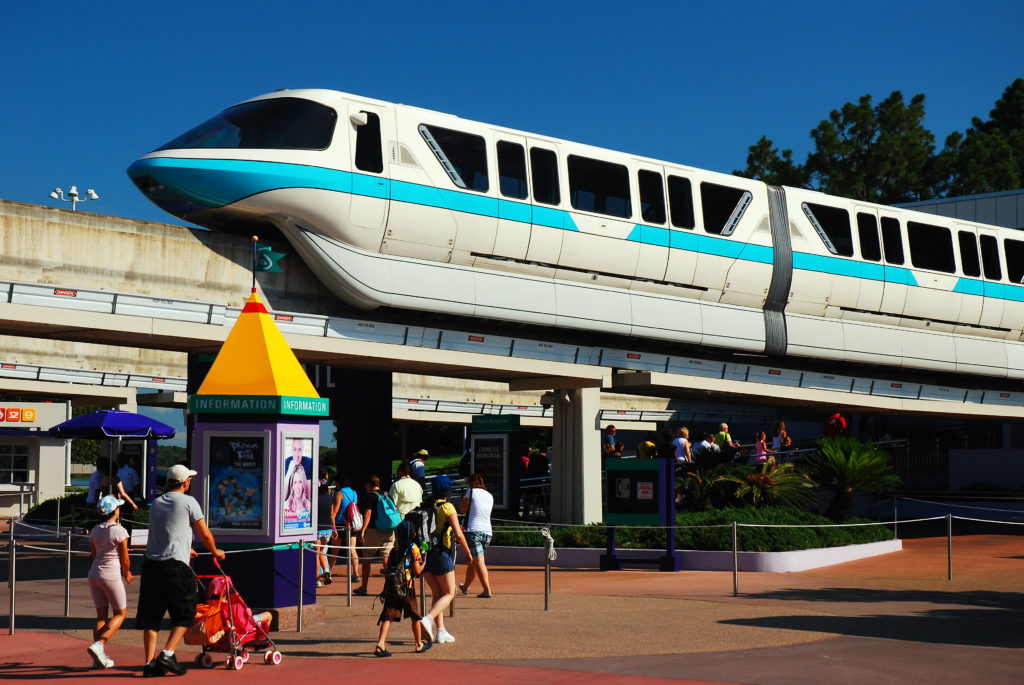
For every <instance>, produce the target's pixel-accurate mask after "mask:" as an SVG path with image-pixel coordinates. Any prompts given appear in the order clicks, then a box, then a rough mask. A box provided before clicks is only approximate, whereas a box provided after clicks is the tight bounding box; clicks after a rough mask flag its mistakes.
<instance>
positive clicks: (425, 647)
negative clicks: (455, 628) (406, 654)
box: [413, 640, 434, 654]
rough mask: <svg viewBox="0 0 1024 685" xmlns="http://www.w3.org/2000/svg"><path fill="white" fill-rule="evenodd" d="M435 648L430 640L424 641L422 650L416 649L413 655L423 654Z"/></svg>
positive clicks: (421, 646)
mask: <svg viewBox="0 0 1024 685" xmlns="http://www.w3.org/2000/svg"><path fill="white" fill-rule="evenodd" d="M433 646H434V643H433V642H431V641H430V640H424V641H423V644H422V645H420V648H419V649H414V650H413V653H414V654H422V653H423V652H425V651H427V650H428V649H430V648H431V647H433Z"/></svg>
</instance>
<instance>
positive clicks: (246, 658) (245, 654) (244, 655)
mask: <svg viewBox="0 0 1024 685" xmlns="http://www.w3.org/2000/svg"><path fill="white" fill-rule="evenodd" d="M242 663H243V664H247V663H249V652H248V651H244V652H242Z"/></svg>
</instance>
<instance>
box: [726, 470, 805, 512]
mask: <svg viewBox="0 0 1024 685" xmlns="http://www.w3.org/2000/svg"><path fill="white" fill-rule="evenodd" d="M716 480H720V481H725V482H729V483H735V484H737V485H738V486H739V487H737V488H736V498H737V499H739V500H742V501H744V502H747V503H749V504H752V505H754V506H755V507H761V506H766V505H769V504H788V505H790V506H793V507H801V506H806V505H808V504H811V503H812V502H813V501H814V492H813V491H812V488H813V487H814V482H813V481H812V480H811V479H810V478H808V477H807V476H806V475H804V474H802V473H799V472H798V471H797V470H796V468H795V467H794V466H793V464H792V463H788V464H777V463H776V462H775V460H774V459H769V460H768V461H766V462H765V463H764V464H763V465H762V466H761V468H760V469H752V470H751V471H750V472H748V473H746V474H743V475H734V474H728V475H723V476H719V477H718V478H717V479H716Z"/></svg>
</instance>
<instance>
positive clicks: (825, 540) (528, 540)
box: [492, 507, 892, 552]
mask: <svg viewBox="0 0 1024 685" xmlns="http://www.w3.org/2000/svg"><path fill="white" fill-rule="evenodd" d="M733 521H736V522H737V523H749V524H764V525H812V526H815V527H812V528H746V527H740V528H739V529H738V530H737V544H738V546H739V549H740V550H741V551H748V552H787V551H791V550H800V549H814V548H818V547H842V546H845V545H855V544H861V543H866V542H878V541H880V540H889V539H892V532H891V531H890V530H888V529H887V528H886V527H885V526H858V527H854V528H839V527H835V525H834V524H833V523H832V521H830V520H829V519H827V518H825V517H824V516H820V515H818V514H811V513H809V512H803V511H798V510H796V509H793V508H791V507H756V508H755V507H736V508H728V509H721V510H716V509H712V510H707V511H699V512H686V513H682V514H679V515H677V516H676V526H677V527H676V549H694V550H730V549H732V529H731V525H732V522H733ZM850 523H870V521H868V520H867V519H856V520H851V521H850ZM710 526H717V527H710ZM510 528H512V529H515V530H521V529H522V526H521V525H518V524H495V526H494V539H493V541H492V544H495V545H507V546H512V547H542V546H543V545H544V538H543V536H542V535H541V534H540V533H539V532H537V533H532V532H510V531H509V529H510ZM605 531H606V529H605V527H604V526H602V525H596V524H589V525H586V526H572V527H555V528H552V530H551V537H552V538H554V541H555V546H556V547H596V548H601V547H604V546H605V545H606V532H605ZM615 542H616V546H617V547H619V548H622V549H664V548H665V530H664V529H661V528H640V527H631V526H622V527H619V528H616V540H615Z"/></svg>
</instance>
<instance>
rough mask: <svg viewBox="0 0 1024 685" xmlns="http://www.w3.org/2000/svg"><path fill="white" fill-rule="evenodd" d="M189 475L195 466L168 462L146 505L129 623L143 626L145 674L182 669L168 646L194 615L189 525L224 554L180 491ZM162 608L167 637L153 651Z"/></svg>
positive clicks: (178, 639) (199, 512) (194, 505)
mask: <svg viewBox="0 0 1024 685" xmlns="http://www.w3.org/2000/svg"><path fill="white" fill-rule="evenodd" d="M195 475H196V472H195V471H192V470H191V469H189V468H188V467H185V466H182V465H181V464H176V465H174V466H172V467H171V469H170V470H169V471H168V472H167V485H166V486H165V487H164V494H162V495H160V496H159V497H157V498H156V500H154V501H153V506H152V507H150V510H149V511H150V513H149V541H148V542H147V543H146V559H145V561H144V562H143V565H142V583H141V587H140V588H139V608H138V612H137V613H136V615H135V627H136V629H138V630H141V631H143V633H142V645H143V648H144V650H145V652H146V665H145V666H144V667H143V668H142V676H143V677H145V678H149V677H152V676H162V675H166V674H167V673H174V674H176V675H182V674H183V673H185V667H184V666H182V665H181V664H179V663H178V660H177V659H176V658H175V657H174V649H175V647H177V646H178V643H179V642H181V638H183V637H184V636H185V631H187V630H188V629H189V627H190V626H191V625H192V624H193V623H194V622H195V618H196V601H197V597H198V592H199V590H198V587H197V586H196V576H195V573H193V572H192V569H191V568H190V567H189V561H190V560H191V558H192V557H193V556H194V555H195V552H194V551H193V550H192V531H193V530H195V532H196V534H197V535H198V536H199V540H200V541H201V542H202V543H203V545H205V546H206V549H208V550H210V553H211V554H213V556H214V558H215V559H217V560H223V559H224V552H223V551H222V550H220V549H217V545H216V543H215V542H214V540H213V535H212V534H211V533H210V529H209V528H208V527H207V526H206V519H205V518H204V517H203V510H202V509H201V508H200V506H199V502H197V501H196V500H195V498H194V497H192V496H191V495H186V494H185V493H186V492H188V489H189V486H190V485H191V484H192V477H193V476H195ZM165 613H169V614H170V617H171V626H172V627H171V634H170V635H168V636H167V642H166V644H164V649H163V651H162V652H160V654H159V655H157V653H156V639H157V632H158V631H159V629H160V621H162V620H163V617H164V614H165Z"/></svg>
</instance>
